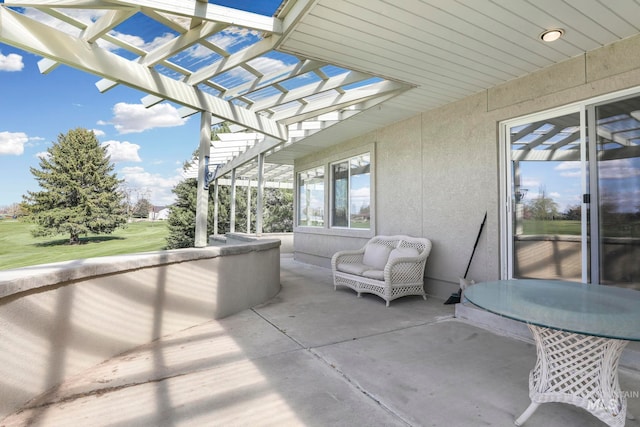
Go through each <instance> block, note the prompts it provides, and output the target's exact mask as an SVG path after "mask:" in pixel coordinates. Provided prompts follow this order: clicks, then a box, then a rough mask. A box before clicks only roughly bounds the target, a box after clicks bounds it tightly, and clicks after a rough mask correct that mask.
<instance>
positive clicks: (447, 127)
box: [294, 36, 640, 298]
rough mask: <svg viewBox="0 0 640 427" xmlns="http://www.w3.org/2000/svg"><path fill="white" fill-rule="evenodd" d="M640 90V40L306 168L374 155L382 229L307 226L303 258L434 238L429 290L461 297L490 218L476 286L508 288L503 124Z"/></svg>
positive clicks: (309, 160)
mask: <svg viewBox="0 0 640 427" xmlns="http://www.w3.org/2000/svg"><path fill="white" fill-rule="evenodd" d="M634 87H639V92H640V36H635V37H631V38H629V39H625V40H623V41H621V42H618V43H615V44H612V45H609V46H605V47H602V48H600V49H598V50H596V51H593V52H589V53H587V54H585V55H582V56H580V57H576V58H573V59H571V60H568V61H565V62H562V63H559V64H556V65H553V66H551V67H547V68H545V69H543V70H540V71H539V72H536V73H533V74H530V75H528V76H525V77H522V78H519V79H515V80H512V81H510V82H507V83H505V84H502V85H500V86H497V87H494V88H491V89H489V90H486V91H483V92H480V93H477V94H475V95H473V96H470V97H467V98H465V99H463V100H461V101H459V102H455V103H452V104H449V105H446V106H444V107H441V108H439V109H434V110H430V111H427V112H424V113H422V114H420V115H417V116H415V117H413V118H410V119H408V120H405V121H403V122H400V123H396V124H394V125H392V126H388V127H385V128H382V129H379V130H377V131H375V132H371V133H369V134H366V135H362V136H360V137H358V138H355V139H352V140H350V141H347V142H345V143H342V144H339V145H336V146H334V147H331V148H330V149H328V150H325V151H322V152H319V153H315V154H313V155H311V156H307V157H305V158H302V159H299V160H298V161H296V164H295V170H296V172H297V171H301V170H304V169H306V168H309V167H312V166H317V165H318V164H323V163H324V162H327V161H329V160H330V159H334V160H338V159H341V158H345V157H347V156H348V153H349V152H353V151H354V150H355V151H358V149H360V151H363V150H364V149H365V147H367V146H373V147H374V151H375V156H373V157H372V158H373V168H372V170H373V171H375V180H373V178H372V180H373V181H374V183H375V185H372V188H375V190H373V189H372V194H373V205H374V209H375V210H374V212H375V214H372V215H375V222H374V226H373V227H372V230H371V232H370V234H369V235H366V234H362V232H360V233H348V232H344V231H343V232H337V231H336V230H332V229H328V228H324V229H316V230H309V229H307V228H304V227H298V228H296V230H295V233H294V235H295V237H294V254H295V257H296V258H297V259H299V260H301V261H305V262H311V263H314V264H317V265H321V266H325V267H329V266H330V258H331V255H332V254H333V253H334V252H336V251H338V250H341V249H351V248H356V247H361V246H362V244H363V243H364V242H365V241H366V240H367V238H368V237H370V236H372V235H374V234H410V235H414V236H420V237H427V238H429V239H431V240H432V242H433V250H432V252H431V255H430V257H429V260H428V262H427V267H426V271H425V277H426V281H425V283H426V289H427V292H428V293H430V294H432V295H436V296H440V297H443V298H444V297H446V296H448V295H449V294H450V293H451V292H454V291H455V290H457V289H458V285H459V280H458V278H459V277H461V276H463V275H464V272H465V269H466V266H467V262H468V260H469V257H470V255H471V252H472V248H473V244H474V242H475V239H476V236H477V233H478V230H479V227H480V224H481V222H482V219H483V216H484V213H485V212H487V223H486V226H485V228H484V231H483V233H482V236H481V238H480V241H479V244H478V248H477V250H476V253H475V255H474V259H473V263H472V265H471V268H470V270H469V275H468V277H469V278H472V279H474V280H476V281H482V280H495V279H499V278H500V271H501V266H500V262H501V260H500V206H499V203H500V178H499V177H500V172H501V171H500V163H499V149H500V147H499V134H498V132H499V122H500V121H503V120H507V119H511V118H515V117H519V116H523V115H527V114H532V113H535V112H539V111H544V110H548V109H552V108H555V107H560V106H563V105H567V104H570V103H572V102H576V101H580V100H585V99H589V98H592V97H596V96H600V95H605V94H609V93H612V92H616V91H620V90H623V89H629V88H634ZM383 108H384V107H383ZM327 173H328V172H327ZM325 192H326V193H328V192H329V189H328V188H327V189H325ZM327 197H328V196H327Z"/></svg>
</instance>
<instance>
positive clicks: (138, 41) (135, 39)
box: [109, 31, 175, 52]
mask: <svg viewBox="0 0 640 427" xmlns="http://www.w3.org/2000/svg"><path fill="white" fill-rule="evenodd" d="M109 34H110V35H112V36H114V37H117V38H119V39H121V40H124V41H125V42H127V43H129V44H132V45H134V46H135V47H138V48H140V49H143V50H146V51H147V52H149V51H152V50H153V49H155V48H157V47H159V46H162V45H164V44H165V43H167V42H168V41H171V40H173V39H174V38H175V35H173V34H171V33H164V34H163V35H161V36H158V37H156V38H154V39H153V40H152V41H150V42H149V43H147V42H145V41H144V39H143V38H142V37H139V36H135V35H133V34H124V33H120V32H118V31H111V32H110V33H109ZM111 50H113V49H111Z"/></svg>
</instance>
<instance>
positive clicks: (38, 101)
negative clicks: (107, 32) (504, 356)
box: [0, 0, 280, 207]
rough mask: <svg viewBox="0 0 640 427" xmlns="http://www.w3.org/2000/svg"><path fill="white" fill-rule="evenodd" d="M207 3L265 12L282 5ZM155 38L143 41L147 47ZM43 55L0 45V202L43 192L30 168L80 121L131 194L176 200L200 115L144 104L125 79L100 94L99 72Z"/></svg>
mask: <svg viewBox="0 0 640 427" xmlns="http://www.w3.org/2000/svg"><path fill="white" fill-rule="evenodd" d="M210 2H211V3H216V4H220V5H223V6H232V7H235V8H238V9H243V10H248V11H251V12H255V13H260V14H263V15H267V16H271V15H273V13H274V12H275V10H276V9H277V7H278V5H279V4H280V0H267V1H255V0H254V1H249V0H247V1H237V0H236V1H221V0H219V1H215V2H213V1H210ZM0 3H1V2H0ZM121 31H122V30H121ZM226 36H233V35H232V34H230V33H227V34H226ZM154 41H156V40H147V39H145V40H140V42H141V43H144V44H145V45H147V46H148V45H150V44H152V43H154ZM241 47H242V46H241V45H240V44H239V45H238V48H241ZM40 59H41V57H38V56H35V55H32V54H30V53H27V52H25V51H22V50H19V49H15V48H13V47H11V46H8V45H5V44H2V43H0V207H6V206H9V205H11V204H13V203H19V202H21V201H22V195H23V194H26V192H27V191H38V190H39V187H38V185H37V182H36V181H35V180H34V179H33V175H32V174H31V172H30V171H29V168H30V167H38V156H39V155H40V154H42V153H43V152H45V151H46V150H47V148H48V147H49V146H50V145H51V143H52V142H55V141H56V140H57V137H58V135H59V134H61V133H66V132H67V131H69V130H70V129H75V128H78V127H81V128H86V129H92V130H94V131H95V132H96V136H97V137H98V139H99V141H100V142H101V143H103V144H105V145H107V146H108V150H109V152H110V155H111V160H112V162H113V163H114V164H115V172H116V173H117V174H118V177H119V178H120V179H124V180H125V181H126V186H127V188H129V189H130V192H131V194H132V197H133V199H134V200H135V199H136V198H138V197H145V198H147V199H149V200H151V202H152V203H153V204H156V205H166V204H169V203H171V202H172V201H173V194H172V192H171V189H172V188H173V186H175V184H177V183H178V182H179V181H180V180H181V179H182V177H181V172H182V164H183V162H184V161H185V160H189V159H190V157H191V154H192V153H193V151H194V150H195V149H196V148H197V146H198V138H199V124H200V123H199V122H200V118H199V115H194V116H191V117H189V118H186V119H182V118H180V117H179V115H178V113H177V107H178V106H176V105H173V104H170V103H161V104H159V105H157V106H155V107H153V108H151V109H145V108H144V107H143V106H142V104H141V101H140V100H141V98H142V97H144V96H145V95H146V94H145V93H143V92H140V91H137V90H134V89H130V88H128V87H126V86H123V85H119V86H117V87H115V88H113V89H111V90H109V91H107V92H105V93H102V94H101V93H100V92H99V91H98V90H97V88H96V86H95V83H96V82H97V81H98V80H99V78H98V77H96V76H93V75H91V74H88V73H84V72H81V71H78V70H75V69H73V68H70V67H68V66H64V65H61V66H59V67H58V68H56V69H55V70H53V71H52V72H51V73H49V74H47V75H43V74H40V72H39V71H38V67H37V62H38V61H39V60H40Z"/></svg>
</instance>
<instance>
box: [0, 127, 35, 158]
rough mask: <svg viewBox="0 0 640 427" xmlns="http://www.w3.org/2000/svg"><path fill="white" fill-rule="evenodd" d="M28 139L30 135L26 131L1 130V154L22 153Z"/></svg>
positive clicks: (17, 154) (15, 154)
mask: <svg viewBox="0 0 640 427" xmlns="http://www.w3.org/2000/svg"><path fill="white" fill-rule="evenodd" d="M27 141H29V137H28V136H27V134H26V133H24V132H0V156H2V155H14V156H19V155H21V154H22V153H24V145H25V144H26V143H27Z"/></svg>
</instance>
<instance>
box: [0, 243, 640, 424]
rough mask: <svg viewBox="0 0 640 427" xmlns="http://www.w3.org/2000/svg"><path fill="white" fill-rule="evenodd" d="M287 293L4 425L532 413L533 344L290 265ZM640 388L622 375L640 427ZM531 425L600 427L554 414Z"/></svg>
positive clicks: (437, 308) (142, 353)
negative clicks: (335, 286)
mask: <svg viewBox="0 0 640 427" xmlns="http://www.w3.org/2000/svg"><path fill="white" fill-rule="evenodd" d="M281 282H282V291H281V292H280V293H279V294H278V295H277V296H276V297H275V298H273V299H272V300H270V301H268V302H267V303H265V304H262V305H259V306H257V307H254V308H253V309H250V310H245V311H242V312H240V313H238V314H236V315H232V316H229V317H226V318H224V319H221V320H218V321H210V322H207V323H203V324H201V325H199V326H196V327H192V328H189V329H186V330H184V331H182V332H179V333H175V334H171V335H168V336H165V337H164V338H162V339H161V340H158V341H156V342H153V343H151V344H149V345H145V346H143V347H140V348H138V349H136V350H134V351H131V352H127V353H125V354H122V355H120V356H119V357H115V358H113V359H111V360H108V361H106V362H104V363H102V364H100V365H98V366H95V367H94V368H92V369H89V370H88V371H86V372H84V373H83V374H81V375H79V376H76V377H74V378H72V379H70V380H68V381H66V382H65V383H64V384H63V385H62V386H60V387H59V388H58V389H57V390H55V391H54V392H52V393H50V394H48V395H46V396H42V397H40V398H39V399H37V400H35V401H32V402H31V403H30V404H29V405H27V406H26V407H24V408H23V409H22V410H21V411H19V412H17V413H15V414H13V415H10V416H9V417H7V418H5V419H4V420H2V421H0V425H1V426H5V427H9V426H22V425H37V426H61V425H92V426H98V425H111V426H133V425H136V426H142V425H144V426H151V425H153V426H177V425H198V426H200V425H318V426H324V425H369V426H375V425H384V426H391V425H415V426H474V425H499V426H506V425H513V424H512V423H513V420H514V418H515V417H516V416H518V415H519V414H520V412H522V411H523V410H524V409H525V408H526V407H527V405H528V404H529V399H528V392H527V376H528V372H529V370H530V369H531V368H532V367H533V364H534V362H535V349H534V346H533V345H532V344H530V343H526V342H523V341H519V340H515V339H513V338H509V337H505V336H499V335H496V334H493V333H490V332H487V331H486V330H483V329H480V328H478V327H476V326H472V325H470V324H467V323H464V322H462V321H460V320H457V319H455V318H454V317H453V311H454V310H453V306H447V305H443V304H442V301H441V300H438V299H436V298H431V299H429V300H428V301H427V302H425V301H423V300H422V298H421V297H406V298H402V299H399V300H396V301H394V302H393V303H392V304H391V306H390V307H389V308H385V306H384V302H383V301H382V300H381V299H380V298H378V297H375V296H372V295H364V296H363V298H360V299H358V298H356V296H355V293H354V292H352V291H350V290H347V289H338V291H334V290H333V285H332V282H331V275H330V270H328V269H325V268H320V267H316V266H311V265H308V264H302V263H299V262H296V261H294V260H293V259H292V258H291V257H290V256H289V255H283V256H282V258H281ZM639 380H640V375H639V374H638V373H637V372H631V371H628V370H624V369H622V370H621V378H620V382H621V386H622V389H623V390H627V391H629V396H628V408H629V411H630V412H631V413H634V414H639V413H640V398H639V397H638V396H637V393H638V391H637V389H638V384H639V383H640V382H639ZM634 390H635V392H634ZM526 425H527V426H531V427H535V426H560V425H562V426H566V427H568V426H600V425H602V423H601V422H600V421H599V420H598V419H596V418H595V417H593V416H591V415H590V414H588V413H586V412H585V411H583V410H581V409H578V408H574V407H573V406H570V405H561V404H545V405H542V407H541V408H540V409H539V410H538V411H537V412H536V413H535V414H534V415H533V416H532V418H531V419H530V420H529V421H528V422H527V424H526ZM626 425H627V426H638V425H640V423H638V421H637V420H628V421H627V424H626Z"/></svg>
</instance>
